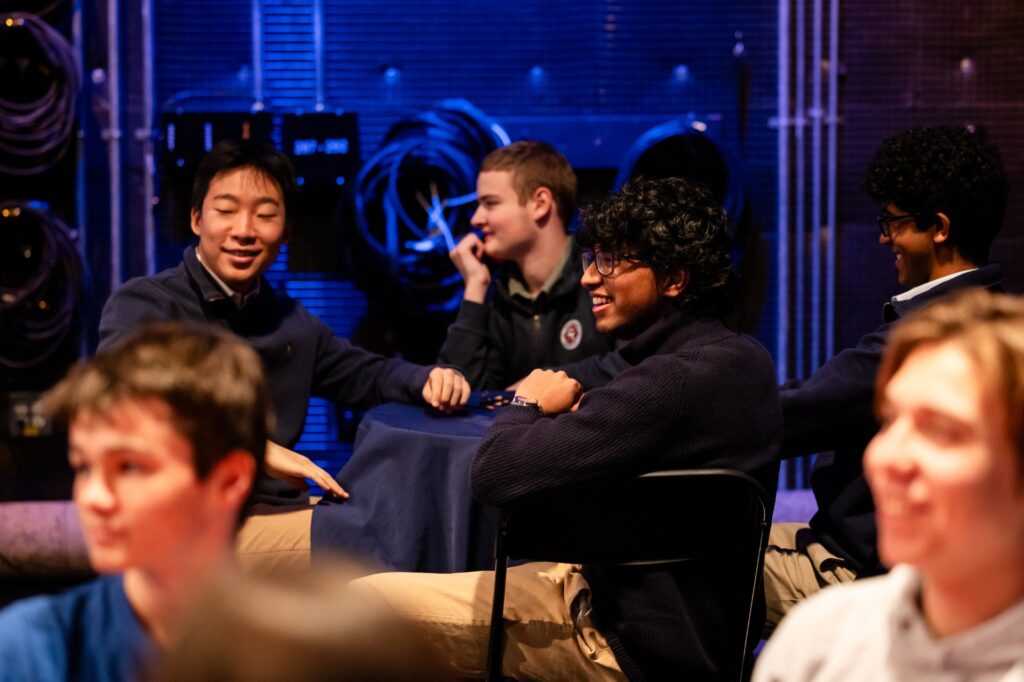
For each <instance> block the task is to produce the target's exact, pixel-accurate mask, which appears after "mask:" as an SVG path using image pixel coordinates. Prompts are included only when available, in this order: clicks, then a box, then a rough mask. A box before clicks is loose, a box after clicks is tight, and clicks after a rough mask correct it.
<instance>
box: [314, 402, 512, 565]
mask: <svg viewBox="0 0 1024 682" xmlns="http://www.w3.org/2000/svg"><path fill="white" fill-rule="evenodd" d="M492 414H493V413H491V412H488V411H486V410H482V409H478V408H474V409H469V410H466V411H464V412H462V413H461V414H459V415H456V416H445V415H442V414H440V413H438V412H436V411H434V410H431V409H429V408H424V407H418V406H413V405H400V404H397V403H388V404H385V405H380V406H378V407H375V408H373V409H372V410H370V411H369V412H367V413H366V415H365V416H364V417H363V420H362V422H361V423H360V425H359V430H358V432H357V434H356V442H355V447H354V449H353V454H352V458H351V459H350V460H349V461H348V463H347V464H346V465H345V467H344V468H343V469H342V470H341V472H340V473H339V474H338V477H337V478H338V481H339V482H340V483H341V485H342V486H343V487H344V488H345V489H346V490H347V491H348V492H349V493H350V495H351V497H350V498H349V500H347V501H345V502H333V501H327V500H324V501H321V502H320V504H318V505H317V506H316V507H315V508H314V509H313V527H312V543H313V557H314V560H316V559H318V558H321V557H323V556H325V555H329V554H333V553H335V552H339V551H340V552H346V553H349V554H353V555H355V556H358V557H362V558H364V559H369V560H371V561H374V562H376V563H378V564H383V565H384V566H385V567H387V568H391V569H395V570H400V571H431V572H440V573H452V572H458V571H474V570H481V569H487V568H493V567H494V559H493V548H494V528H495V524H496V521H497V510H496V509H493V508H490V507H485V506H483V505H481V504H479V503H477V502H475V501H474V500H473V498H472V495H471V494H470V489H469V468H470V465H471V463H472V461H473V456H474V455H475V453H476V449H477V446H478V444H479V442H480V438H481V436H482V435H483V433H484V431H486V430H487V427H488V426H489V425H490V423H491V417H492Z"/></svg>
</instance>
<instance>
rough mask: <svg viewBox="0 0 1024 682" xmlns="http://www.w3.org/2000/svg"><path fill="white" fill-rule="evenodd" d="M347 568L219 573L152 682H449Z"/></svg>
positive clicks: (421, 644) (356, 571) (418, 640)
mask: <svg viewBox="0 0 1024 682" xmlns="http://www.w3.org/2000/svg"><path fill="white" fill-rule="evenodd" d="M365 573H366V569H365V568H364V567H362V566H359V565H357V564H354V563H347V562H345V563H342V562H325V563H323V564H318V566H317V567H316V568H314V569H310V570H307V571H301V572H295V571H288V570H286V571H271V572H270V573H266V574H264V573H253V572H249V573H247V574H244V575H239V574H238V573H237V572H230V571H226V572H225V573H224V574H223V575H222V576H220V579H219V580H217V581H216V582H214V583H213V584H211V585H210V587H209V589H208V590H207V591H206V592H205V593H204V595H203V596H202V597H201V598H199V599H197V600H196V602H195V606H194V608H193V609H192V612H191V613H190V614H189V615H188V617H187V618H186V620H185V622H184V624H183V627H182V632H183V634H182V637H181V639H180V640H179V641H178V642H177V643H176V644H175V646H174V647H172V649H171V650H170V651H169V652H168V653H167V655H166V656H165V657H164V660H163V662H162V665H161V669H160V670H159V673H158V674H157V676H156V678H157V679H158V680H159V681H160V682H178V681H179V680H188V681H189V682H250V681H251V680H261V682H291V681H292V680H301V681H302V682H454V677H452V676H451V675H450V674H448V673H447V672H446V671H445V669H444V667H443V665H442V664H441V663H440V660H439V658H438V656H437V653H436V652H435V651H434V650H433V649H432V648H431V647H430V646H429V645H428V644H427V643H426V641H425V640H424V638H423V635H422V633H421V632H420V631H419V630H417V629H415V628H414V627H412V626H411V625H410V624H409V623H408V622H407V621H405V620H404V619H402V618H400V617H399V616H398V615H397V614H396V613H395V612H394V611H393V610H391V609H390V608H389V607H388V606H387V604H386V603H385V602H384V601H383V600H381V599H378V598H374V597H373V595H371V594H368V593H366V592H364V591H360V590H353V589H350V588H349V585H348V583H349V581H350V580H352V579H353V578H356V577H358V576H360V575H363V574H365Z"/></svg>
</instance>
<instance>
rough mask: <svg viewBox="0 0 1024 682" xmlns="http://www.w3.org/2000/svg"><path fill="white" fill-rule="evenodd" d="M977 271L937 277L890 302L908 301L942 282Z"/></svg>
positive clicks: (972, 270)
mask: <svg viewBox="0 0 1024 682" xmlns="http://www.w3.org/2000/svg"><path fill="white" fill-rule="evenodd" d="M977 269H978V268H971V269H970V270H960V271H959V272H954V273H953V274H952V275H946V276H944V277H939V278H938V279H933V280H930V281H928V282H925V283H924V284H918V285H917V286H916V287H914V288H913V289H907V290H906V291H904V292H903V293H902V294H896V295H895V296H893V297H892V302H893V303H896V302H897V301H909V300H910V299H912V298H914V297H915V296H919V295H920V294H923V293H924V292H926V291H928V290H929V289H932V288H934V287H937V286H939V285H940V284H942V283H943V282H948V281H949V280H951V279H953V278H954V277H959V276H960V275H964V274H967V273H968V272H974V271H975V270H977Z"/></svg>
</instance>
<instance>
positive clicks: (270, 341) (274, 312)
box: [100, 140, 469, 566]
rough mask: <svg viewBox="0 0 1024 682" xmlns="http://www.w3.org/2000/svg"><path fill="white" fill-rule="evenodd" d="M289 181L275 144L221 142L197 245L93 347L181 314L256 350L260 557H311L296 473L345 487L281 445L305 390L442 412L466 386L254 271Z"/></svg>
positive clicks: (123, 300)
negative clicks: (260, 423) (261, 468)
mask: <svg viewBox="0 0 1024 682" xmlns="http://www.w3.org/2000/svg"><path fill="white" fill-rule="evenodd" d="M297 190H298V185H297V184H296V180H295V171H294V169H293V168H292V165H291V162H290V161H289V160H288V158H287V157H286V156H284V155H283V154H281V153H280V152H278V151H277V150H275V149H273V148H272V147H270V146H268V145H265V144H263V143H260V142H257V141H255V140H242V141H235V140H225V141H223V142H220V143H218V144H217V145H216V146H214V148H213V149H212V150H211V151H210V153H209V154H207V155H206V157H204V158H203V160H202V161H201V162H200V164H199V168H198V170H197V172H196V180H195V184H194V185H193V189H192V231H193V232H194V233H195V234H196V236H197V237H199V243H198V245H196V246H189V247H188V248H187V249H186V250H185V254H184V257H183V259H182V263H181V264H180V265H178V266H176V267H173V268H170V269H168V270H165V271H163V272H160V273H157V274H156V275H152V276H149V277H138V278H135V279H132V280H130V281H128V282H126V283H125V285H124V286H122V287H121V288H120V289H118V290H117V291H115V292H114V293H113V294H112V295H111V297H110V299H109V300H108V301H107V303H106V305H105V306H104V308H103V315H102V317H101V319H100V349H101V350H102V349H105V348H107V347H109V346H111V345H112V344H113V343H114V342H115V341H117V340H118V339H119V338H121V337H122V336H124V335H125V334H127V333H129V332H131V331H133V330H134V329H136V328H138V327H139V326H140V325H142V324H143V323H145V322H151V321H155V320H188V321H192V322H203V323H207V324H212V325H215V326H217V327H221V328H223V329H226V330H228V331H230V332H231V333H233V334H235V335H236V336H238V337H240V338H242V339H244V340H245V341H246V342H247V343H248V344H249V345H250V346H252V347H253V348H254V349H255V350H256V352H257V353H259V356H260V359H261V360H262V361H263V368H264V371H265V372H266V376H267V384H268V386H269V387H270V397H271V400H272V402H273V405H274V412H275V415H276V427H275V429H274V430H273V433H272V435H271V440H269V441H268V442H267V454H266V464H265V469H266V473H268V474H269V475H270V476H272V477H273V478H270V477H268V476H265V475H264V476H261V477H260V479H259V480H258V484H257V490H258V492H259V495H258V500H259V502H260V503H261V504H258V505H255V506H254V508H253V515H252V517H251V518H250V519H249V521H247V522H246V524H245V526H244V527H243V528H242V529H241V531H240V532H239V536H238V537H239V542H238V545H239V554H240V556H241V558H242V559H243V560H244V561H246V562H249V561H252V562H259V563H260V564H261V565H267V564H270V563H273V564H278V565H280V564H293V565H298V566H306V565H308V564H309V562H310V544H311V542H310V524H311V521H312V516H313V507H312V506H311V505H310V504H309V498H308V496H307V495H306V494H305V487H306V483H305V479H310V480H313V481H314V482H316V483H317V484H318V485H319V486H320V487H321V488H323V489H324V491H326V492H327V493H328V494H332V493H333V494H335V495H338V496H340V497H347V493H346V492H345V491H344V490H342V488H341V487H340V486H339V485H338V482H337V481H336V480H335V479H334V477H333V476H332V475H331V474H329V473H327V472H326V471H324V470H323V469H321V468H320V467H319V466H317V465H316V464H315V463H313V462H312V461H311V460H310V459H309V458H307V457H305V456H303V455H301V454H299V453H297V452H293V451H291V450H290V449H288V448H291V447H294V445H295V443H296V441H298V439H299V436H300V435H301V433H302V428H303V424H304V422H305V419H306V408H307V406H308V403H309V398H310V396H311V395H315V396H318V397H321V398H326V399H328V400H332V401H335V402H338V403H341V404H343V405H346V406H351V407H365V406H370V405H374V404H376V403H380V402H386V401H389V400H394V401H401V402H425V403H427V404H430V405H432V406H434V407H435V408H437V409H440V410H443V411H450V410H452V409H455V408H457V407H460V406H461V405H464V404H465V403H466V400H467V398H468V396H469V385H468V384H467V383H466V380H465V379H464V378H463V377H462V375H461V374H460V373H459V372H458V371H457V370H455V369H452V368H448V367H423V366H419V365H414V364H411V363H408V362H403V361H401V360H398V359H396V358H385V357H382V356H380V355H377V354H375V353H370V352H369V351H366V350H363V349H362V348H359V347H358V346H354V345H353V344H351V343H349V341H348V340H347V339H343V338H340V337H337V336H335V335H334V332H332V331H331V329H330V327H328V326H327V325H325V324H324V323H323V322H321V321H320V319H319V318H318V317H316V316H315V315H312V314H310V312H309V311H308V310H306V308H305V307H304V306H303V305H302V304H301V303H300V302H298V301H296V300H294V299H292V298H290V297H288V296H286V295H284V294H281V293H279V292H276V291H274V289H273V288H272V287H271V286H270V285H269V283H268V282H267V281H266V279H265V278H264V277H263V274H264V273H265V272H266V271H267V270H268V269H269V268H270V266H271V265H273V263H274V261H275V260H276V259H277V255H278V253H279V252H280V250H281V247H282V246H283V245H284V244H285V242H287V241H288V237H289V236H290V234H291V230H292V221H293V219H294V213H295V212H294V210H293V198H294V196H295V194H296V192H297ZM300 489H301V490H300ZM270 507H272V508H270Z"/></svg>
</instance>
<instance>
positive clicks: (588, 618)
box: [361, 179, 782, 680]
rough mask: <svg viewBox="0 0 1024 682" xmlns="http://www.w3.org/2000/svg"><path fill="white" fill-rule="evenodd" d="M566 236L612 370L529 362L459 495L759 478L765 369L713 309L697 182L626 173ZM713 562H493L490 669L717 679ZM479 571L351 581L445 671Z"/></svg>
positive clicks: (463, 651)
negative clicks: (610, 347) (618, 357)
mask: <svg viewBox="0 0 1024 682" xmlns="http://www.w3.org/2000/svg"><path fill="white" fill-rule="evenodd" d="M579 240H580V242H581V244H582V245H583V246H584V247H585V248H586V249H587V250H586V251H585V252H584V256H583V263H584V265H585V269H584V272H583V277H582V280H581V281H582V284H583V286H584V287H585V288H586V289H587V291H588V292H589V294H590V298H591V303H592V310H593V314H594V318H595V320H596V324H597V328H598V330H600V331H601V332H604V333H608V334H613V335H615V336H617V337H619V338H622V339H625V340H626V341H625V344H624V346H623V348H622V356H623V357H624V358H625V359H626V361H628V363H629V368H628V369H627V370H625V371H624V372H622V373H620V374H619V375H618V376H617V377H616V378H615V379H613V380H612V381H611V382H609V383H608V384H607V385H606V386H603V387H601V388H596V389H593V390H590V391H588V392H587V393H586V394H583V393H582V392H581V389H580V384H579V382H577V381H576V380H574V379H573V378H572V377H569V376H567V375H566V374H565V373H564V372H553V371H550V370H535V371H534V372H533V373H531V374H530V375H529V376H528V377H527V378H526V379H525V380H523V381H522V383H520V385H519V387H518V390H517V392H516V398H515V400H514V402H513V404H512V405H510V406H508V407H505V408H503V409H502V411H501V412H500V413H499V414H498V415H497V417H496V418H495V420H494V423H493V425H492V426H491V428H490V429H489V430H488V432H487V434H486V435H485V437H484V439H483V442H482V444H481V446H480V449H479V451H478V453H477V455H476V459H475V461H474V463H473V469H472V479H471V482H472V486H473V492H474V495H475V496H476V497H477V498H478V499H479V500H481V501H482V502H485V503H487V504H492V505H503V504H506V503H509V502H511V501H514V500H517V499H519V498H522V497H524V496H527V495H530V494H531V493H535V492H539V491H544V490H557V489H560V488H564V487H567V486H572V485H575V484H581V483H586V482H597V481H602V480H605V481H620V480H622V479H624V478H627V477H632V476H637V475H639V474H643V473H646V472H650V471H655V470H662V469H680V468H682V469H687V468H714V467H728V468H734V469H740V470H742V471H745V472H747V473H748V474H750V475H752V476H753V477H755V478H756V479H758V480H759V481H761V483H762V484H764V486H765V487H766V488H767V489H769V490H774V489H775V486H776V481H777V475H778V466H777V458H778V449H779V445H780V441H781V428H782V425H781V410H780V408H779V404H778V388H777V386H776V382H775V376H774V369H773V367H772V361H771V358H770V356H769V355H768V353H767V351H766V350H765V349H764V348H763V347H762V346H761V345H760V344H758V343H757V342H756V341H755V340H754V339H752V338H750V337H747V336H743V335H740V334H736V333H734V332H732V331H730V330H729V329H727V328H726V327H725V325H724V324H723V323H722V321H721V316H722V315H723V313H724V312H725V311H726V309H727V308H728V303H729V299H730V288H731V271H730V262H729V239H728V235H727V231H726V220H725V215H724V214H723V212H722V210H721V209H720V208H719V207H718V206H717V205H716V204H715V201H714V199H713V198H712V197H711V195H710V194H709V193H708V192H707V191H706V190H705V189H703V188H701V187H697V186H695V185H692V184H690V183H688V182H686V181H684V180H678V179H672V180H659V181H636V182H632V183H627V184H626V185H625V186H624V187H623V188H622V190H621V191H620V192H619V193H618V194H615V195H613V196H611V197H610V198H608V199H607V200H605V201H604V202H602V203H600V204H599V205H598V206H597V207H595V208H594V209H593V210H591V211H589V212H586V213H585V214H584V218H583V228H582V231H581V232H580V234H579ZM737 422H739V423H742V424H743V428H736V424H737ZM614 503H615V501H614V500H609V504H614ZM627 511H628V510H623V512H624V513H626V512H627ZM693 521H695V522H696V521H698V520H696V519H694V520H693ZM647 522H649V523H657V524H663V523H685V522H686V520H685V519H650V520H648V521H647ZM719 569H720V567H716V566H712V565H711V564H709V563H706V562H704V561H693V562H684V563H682V564H673V565H671V567H650V566H640V567H615V568H614V569H612V568H609V567H602V566H596V565H585V566H578V565H568V564H540V563H531V564H525V565H522V566H518V567H514V568H511V569H510V570H509V572H508V582H507V587H506V620H507V622H508V625H507V627H506V632H507V638H506V651H508V652H509V655H507V656H505V657H504V665H505V669H504V671H503V673H504V674H505V675H507V676H510V677H513V678H517V679H531V680H568V679H594V680H622V679H641V678H643V679H692V680H703V679H718V678H719V677H721V676H722V675H723V670H728V669H729V664H730V661H729V660H728V658H731V655H730V654H729V653H727V649H726V646H727V644H726V643H725V642H724V641H723V640H722V638H721V637H720V636H719V633H720V632H721V629H722V628H723V623H722V619H723V613H722V612H723V610H724V608H723V605H724V604H727V603H731V601H730V600H732V599H733V598H734V596H735V594H736V593H737V591H739V590H740V588H739V587H738V586H737V585H734V584H731V583H730V581H729V580H728V579H727V578H726V577H724V576H725V575H727V574H728V573H729V571H723V570H719ZM493 580H494V574H493V572H491V571H483V572H478V573H464V574H456V575H427V574H400V573H392V574H379V575H376V576H371V577H369V578H366V579H363V581H361V584H363V585H364V586H366V587H367V588H370V589H375V590H377V591H379V592H380V593H381V594H382V595H383V596H384V597H385V598H386V599H388V600H389V601H391V602H392V604H393V605H394V606H395V607H396V608H397V609H398V610H399V611H400V612H402V613H405V614H407V615H408V616H409V617H410V618H412V619H413V620H414V621H416V622H419V623H420V624H422V626H423V627H424V628H426V629H427V631H428V632H430V633H431V635H432V637H433V639H434V640H435V641H436V642H437V644H438V646H439V647H441V649H442V650H443V652H444V654H445V655H446V656H447V659H448V661H449V663H450V664H451V665H452V667H453V668H454V669H455V671H456V673H457V674H458V675H460V676H470V677H472V676H482V675H483V674H484V670H485V665H486V660H485V659H486V651H487V646H486V642H487V635H488V632H489V624H488V623H489V613H490V608H491V593H492V589H493Z"/></svg>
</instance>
